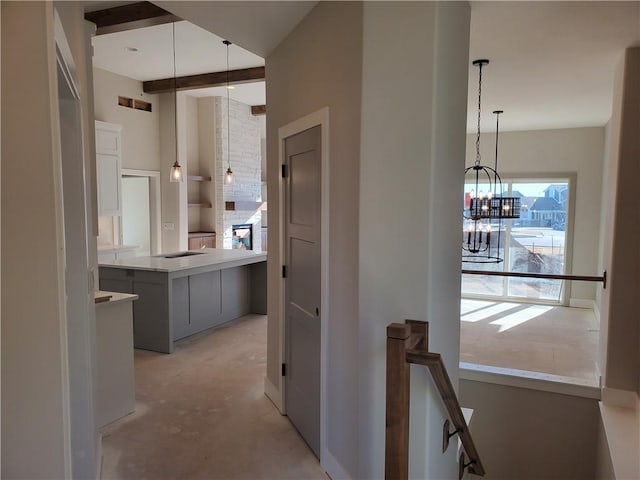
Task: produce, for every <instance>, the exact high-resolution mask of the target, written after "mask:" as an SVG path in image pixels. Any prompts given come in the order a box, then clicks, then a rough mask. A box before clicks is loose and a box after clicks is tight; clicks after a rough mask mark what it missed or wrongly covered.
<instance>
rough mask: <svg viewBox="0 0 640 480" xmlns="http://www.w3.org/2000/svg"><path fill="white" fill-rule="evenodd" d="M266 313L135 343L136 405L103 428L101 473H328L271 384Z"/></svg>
mask: <svg viewBox="0 0 640 480" xmlns="http://www.w3.org/2000/svg"><path fill="white" fill-rule="evenodd" d="M266 327H267V317H266V316H262V315H247V316H245V317H242V318H241V319H239V320H236V321H234V322H231V323H230V324H228V325H227V326H223V327H220V328H218V329H214V330H210V331H207V332H205V333H203V334H199V335H195V336H193V337H190V338H188V339H186V340H184V341H182V342H179V343H178V344H177V345H176V350H175V352H174V353H173V354H171V355H164V354H159V353H155V352H149V351H144V350H136V351H135V369H136V371H135V373H136V411H135V413H133V414H132V415H129V416H128V417H125V418H123V419H121V420H119V421H116V422H114V423H112V424H110V425H108V426H107V427H105V428H104V429H103V464H102V479H105V480H106V479H132V480H133V479H136V480H142V479H148V480H163V479H234V480H235V479H247V480H248V479H274V480H275V479H325V480H326V479H327V477H326V475H324V473H323V472H322V470H321V469H320V465H319V463H318V460H317V459H316V457H315V456H314V455H313V453H312V452H311V450H310V449H309V448H308V447H307V445H306V444H305V443H304V441H303V440H302V438H301V437H300V436H299V435H298V433H297V432H296V431H295V429H294V428H293V427H292V426H291V424H290V423H289V421H288V419H287V418H286V417H284V416H282V415H280V414H279V412H278V411H277V410H276V408H275V407H274V406H273V404H272V403H271V402H270V401H269V400H268V399H267V397H266V396H265V395H264V393H263V381H264V375H265V366H266Z"/></svg>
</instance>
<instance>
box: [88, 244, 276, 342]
mask: <svg viewBox="0 0 640 480" xmlns="http://www.w3.org/2000/svg"><path fill="white" fill-rule="evenodd" d="M266 260H267V254H266V253H254V252H251V251H242V250H223V249H206V248H205V249H201V250H197V251H189V252H177V253H172V254H163V255H155V256H151V257H135V258H126V259H121V260H115V261H111V262H108V263H107V262H105V263H100V274H99V277H100V289H101V290H108V291H112V292H121V293H130V294H135V295H138V296H139V299H138V300H137V301H136V302H135V303H134V306H133V338H134V346H135V347H136V348H141V349H145V350H153V351H156V352H162V353H172V352H173V347H174V342H175V341H176V340H179V339H181V338H184V337H188V336H189V335H193V334H195V333H198V332H201V331H203V330H206V329H208V328H212V327H215V326H218V325H221V324H223V323H226V322H228V321H230V320H233V319H235V318H238V317H241V316H242V315H246V314H247V313H260V314H266V303H267V299H266V296H267V294H266V291H267V287H266V276H267V275H266V271H267V267H266V263H267V262H266Z"/></svg>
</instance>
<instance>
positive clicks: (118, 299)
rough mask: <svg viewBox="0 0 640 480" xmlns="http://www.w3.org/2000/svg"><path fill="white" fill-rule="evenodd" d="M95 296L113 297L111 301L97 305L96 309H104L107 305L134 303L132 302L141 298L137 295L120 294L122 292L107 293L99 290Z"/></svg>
mask: <svg viewBox="0 0 640 480" xmlns="http://www.w3.org/2000/svg"><path fill="white" fill-rule="evenodd" d="M95 295H111V298H110V299H109V300H105V301H102V302H98V303H96V304H95V305H96V308H98V307H103V306H106V305H114V304H116V303H123V302H132V301H134V300H137V299H138V298H139V296H138V295H136V294H131V293H120V292H108V291H105V290H98V291H97V292H95Z"/></svg>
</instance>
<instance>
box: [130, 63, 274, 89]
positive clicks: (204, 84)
mask: <svg viewBox="0 0 640 480" xmlns="http://www.w3.org/2000/svg"><path fill="white" fill-rule="evenodd" d="M227 73H228V74H229V75H228V76H227ZM264 79H265V75H264V67H253V68H243V69H241V70H229V72H226V71H224V72H213V73H201V74H199V75H187V76H184V77H177V78H176V79H175V88H176V90H193V89H196V88H208V87H220V86H225V85H226V84H227V80H228V82H229V85H235V84H239V83H248V82H257V81H260V80H264ZM173 88H174V79H173V77H171V78H163V79H161V80H148V81H146V82H142V90H143V91H144V93H166V92H173Z"/></svg>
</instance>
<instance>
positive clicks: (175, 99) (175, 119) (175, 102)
mask: <svg viewBox="0 0 640 480" xmlns="http://www.w3.org/2000/svg"><path fill="white" fill-rule="evenodd" d="M171 25H172V27H173V128H174V138H175V147H176V160H175V161H176V163H178V82H177V79H176V22H172V23H171Z"/></svg>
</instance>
